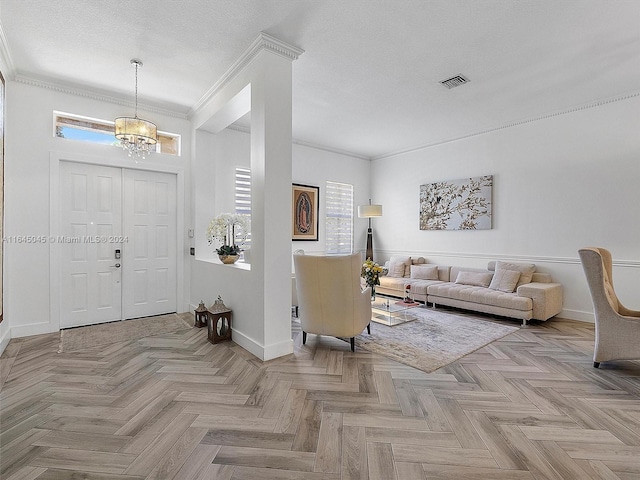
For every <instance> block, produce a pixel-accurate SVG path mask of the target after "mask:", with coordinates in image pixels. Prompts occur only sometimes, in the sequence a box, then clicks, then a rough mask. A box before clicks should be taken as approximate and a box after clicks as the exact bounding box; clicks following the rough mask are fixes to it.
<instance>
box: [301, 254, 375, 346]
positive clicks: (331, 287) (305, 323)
mask: <svg viewBox="0 0 640 480" xmlns="http://www.w3.org/2000/svg"><path fill="white" fill-rule="evenodd" d="M293 263H294V266H295V275H296V291H297V297H298V318H299V319H300V324H301V325H302V343H303V344H304V343H306V341H307V333H313V334H316V335H330V336H332V337H347V338H350V339H351V350H352V351H355V336H356V335H359V334H360V333H362V331H363V330H364V328H365V327H368V325H369V322H370V321H371V290H370V289H369V288H367V289H366V290H365V291H364V292H363V291H361V290H360V269H361V268H362V257H361V256H360V254H359V253H356V254H353V255H340V256H316V255H299V254H298V255H295V254H294V256H293Z"/></svg>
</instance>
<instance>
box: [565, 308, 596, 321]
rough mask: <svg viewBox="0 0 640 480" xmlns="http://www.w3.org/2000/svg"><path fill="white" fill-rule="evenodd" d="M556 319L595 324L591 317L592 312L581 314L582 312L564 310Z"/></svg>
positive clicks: (593, 318)
mask: <svg viewBox="0 0 640 480" xmlns="http://www.w3.org/2000/svg"><path fill="white" fill-rule="evenodd" d="M558 317H560V318H566V319H567V320H577V321H579V322H586V323H595V321H596V320H595V317H594V316H593V312H583V311H582V310H571V309H566V308H565V309H563V310H562V311H561V312H560V313H559V314H558Z"/></svg>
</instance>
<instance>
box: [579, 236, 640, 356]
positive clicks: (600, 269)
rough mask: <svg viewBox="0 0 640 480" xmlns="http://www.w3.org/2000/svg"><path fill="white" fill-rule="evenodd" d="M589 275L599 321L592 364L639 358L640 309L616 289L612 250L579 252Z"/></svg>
mask: <svg viewBox="0 0 640 480" xmlns="http://www.w3.org/2000/svg"><path fill="white" fill-rule="evenodd" d="M578 254H579V255H580V261H581V262H582V268H583V269H584V273H585V275H586V277H587V283H588V284H589V291H590V292H591V300H592V301H593V308H594V315H595V320H596V343H595V349H594V352H593V366H594V367H596V368H598V367H599V366H600V362H604V361H607V360H636V359H640V311H635V310H629V309H628V308H626V307H625V306H624V305H622V304H621V303H620V300H618V297H617V296H616V292H615V290H614V289H613V275H612V261H611V253H610V252H609V251H608V250H606V249H604V248H595V247H591V248H583V249H580V250H579V251H578Z"/></svg>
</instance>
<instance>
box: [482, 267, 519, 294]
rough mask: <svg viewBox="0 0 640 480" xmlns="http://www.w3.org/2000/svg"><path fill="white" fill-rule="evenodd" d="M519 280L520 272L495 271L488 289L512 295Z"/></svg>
mask: <svg viewBox="0 0 640 480" xmlns="http://www.w3.org/2000/svg"><path fill="white" fill-rule="evenodd" d="M519 279H520V272H518V271H516V270H504V269H497V270H496V273H494V275H493V279H492V280H491V283H490V284H489V288H491V289H493V290H498V291H500V292H505V293H513V291H514V290H515V288H516V285H517V284H518V280H519Z"/></svg>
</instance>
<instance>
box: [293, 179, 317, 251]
mask: <svg viewBox="0 0 640 480" xmlns="http://www.w3.org/2000/svg"><path fill="white" fill-rule="evenodd" d="M291 191H292V195H293V203H292V205H293V207H292V212H291V213H292V220H293V221H292V228H293V231H292V234H291V239H292V240H307V241H318V211H319V197H320V187H313V186H310V185H299V184H297V183H294V184H293V185H292V190H291Z"/></svg>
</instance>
